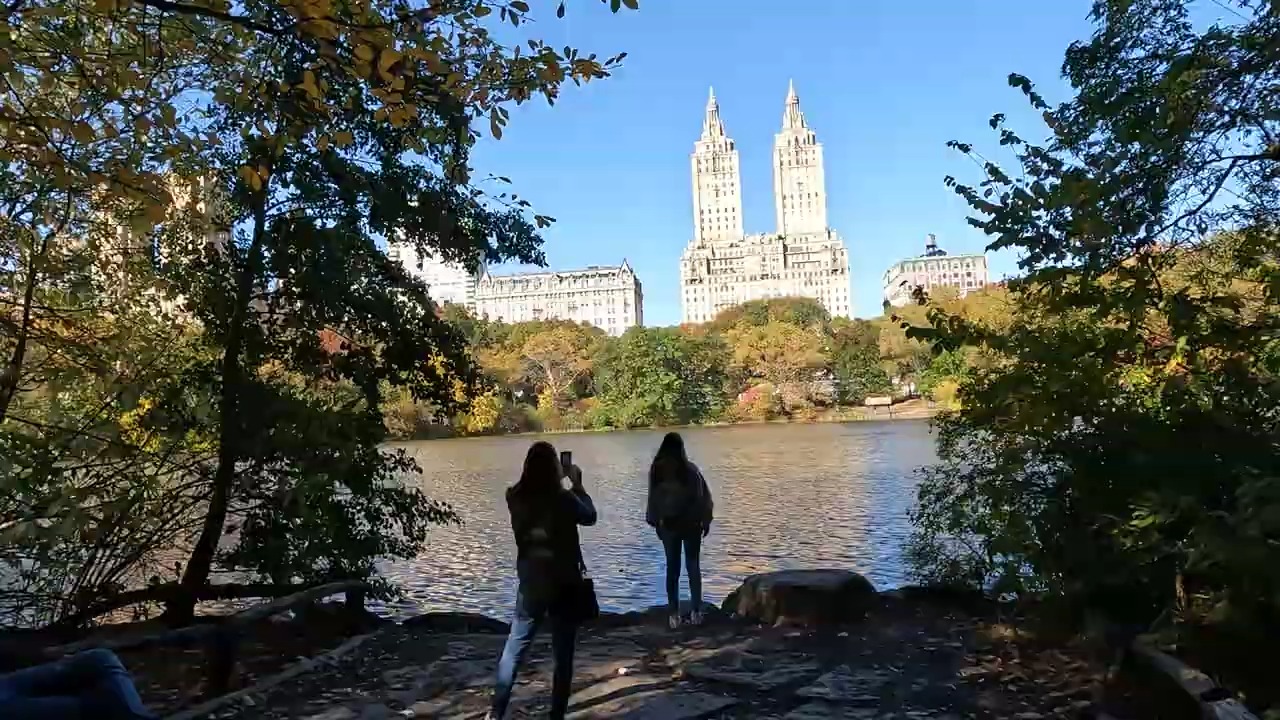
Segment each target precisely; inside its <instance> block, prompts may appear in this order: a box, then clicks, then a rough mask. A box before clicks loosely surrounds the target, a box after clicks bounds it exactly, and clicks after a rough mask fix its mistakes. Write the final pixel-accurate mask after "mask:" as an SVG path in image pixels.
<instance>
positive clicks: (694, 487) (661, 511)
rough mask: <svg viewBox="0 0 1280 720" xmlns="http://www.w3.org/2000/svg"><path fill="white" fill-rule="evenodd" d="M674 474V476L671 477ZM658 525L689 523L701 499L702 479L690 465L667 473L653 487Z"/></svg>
mask: <svg viewBox="0 0 1280 720" xmlns="http://www.w3.org/2000/svg"><path fill="white" fill-rule="evenodd" d="M673 475H674V477H673ZM653 492H654V505H655V508H654V509H655V512H656V514H657V516H658V527H670V528H683V527H684V526H686V525H691V524H692V522H691V521H692V520H693V519H694V517H695V516H696V514H697V511H698V504H699V503H700V502H701V500H702V479H701V477H699V473H698V472H697V471H696V470H695V469H694V468H693V466H691V465H686V466H685V471H684V472H683V473H679V474H674V473H672V474H668V475H667V477H665V478H663V479H662V480H660V481H659V482H658V484H657V485H655V486H654V488H653Z"/></svg>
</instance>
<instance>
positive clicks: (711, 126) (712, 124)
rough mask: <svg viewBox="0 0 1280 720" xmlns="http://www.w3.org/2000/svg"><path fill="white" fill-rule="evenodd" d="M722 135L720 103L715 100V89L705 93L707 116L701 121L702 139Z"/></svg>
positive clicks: (722, 123)
mask: <svg viewBox="0 0 1280 720" xmlns="http://www.w3.org/2000/svg"><path fill="white" fill-rule="evenodd" d="M721 137H724V121H722V120H721V119H720V103H718V102H716V89H715V88H714V87H713V88H711V91H710V93H708V95H707V117H706V118H705V119H703V121H702V139H703V140H710V139H712V138H721Z"/></svg>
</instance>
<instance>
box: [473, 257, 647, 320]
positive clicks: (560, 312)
mask: <svg viewBox="0 0 1280 720" xmlns="http://www.w3.org/2000/svg"><path fill="white" fill-rule="evenodd" d="M475 304H476V314H477V315H479V316H481V317H488V318H489V319H490V320H500V321H502V322H509V323H512V322H526V321H529V320H571V321H573V322H585V323H589V324H591V325H594V326H596V327H598V328H600V329H601V330H604V331H605V332H607V333H609V334H610V335H621V334H622V333H624V332H626V331H627V328H630V327H634V326H637V325H643V324H644V292H643V290H642V288H641V284H640V279H639V278H637V277H636V274H635V272H634V271H633V270H632V269H631V266H630V265H629V264H628V263H627V261H626V260H623V261H622V264H621V265H617V266H599V265H592V266H589V267H586V268H583V269H581V270H561V271H548V272H533V273H521V274H516V275H491V274H489V273H488V272H485V273H484V274H482V275H481V276H480V280H479V282H477V283H476V290H475Z"/></svg>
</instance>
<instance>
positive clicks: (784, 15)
mask: <svg viewBox="0 0 1280 720" xmlns="http://www.w3.org/2000/svg"><path fill="white" fill-rule="evenodd" d="M530 4H531V5H533V8H534V11H535V12H536V13H539V17H540V20H539V21H538V22H537V23H536V24H534V25H533V26H531V28H530V33H532V34H535V35H536V36H538V37H542V38H544V39H546V40H548V41H549V42H552V43H553V44H555V45H556V46H563V45H571V46H574V47H578V48H580V49H582V50H584V51H590V52H596V53H598V54H600V55H601V56H608V55H611V54H614V53H616V52H619V51H626V52H627V53H628V57H627V59H626V61H625V65H624V67H623V68H622V69H620V70H619V71H618V72H617V73H616V74H615V75H614V76H613V77H612V78H609V79H607V80H604V81H601V82H593V83H591V84H589V85H587V86H585V87H581V88H574V87H567V88H566V89H565V91H564V93H563V95H562V97H561V99H560V100H559V101H558V102H557V103H556V105H555V107H547V105H546V103H545V102H541V101H536V102H534V103H531V104H528V105H525V106H523V107H521V108H516V109H514V110H513V112H512V117H511V125H510V126H509V127H508V128H507V129H506V130H505V132H504V134H503V138H502V140H500V141H492V140H488V139H486V140H484V141H482V143H481V146H480V147H479V148H478V149H477V153H476V158H475V159H476V166H477V168H478V169H479V170H480V171H482V172H492V173H494V174H500V175H505V176H507V177H510V178H511V180H512V181H513V183H514V189H515V191H516V192H517V193H518V194H519V195H521V196H522V197H525V198H527V199H528V200H529V201H530V202H532V203H533V205H534V209H535V210H536V211H537V212H539V213H542V214H547V215H551V216H554V217H555V218H557V220H558V222H557V223H556V225H555V226H554V227H552V228H551V229H550V230H548V231H547V232H546V233H545V235H544V237H545V239H546V245H545V250H546V254H547V260H548V264H549V266H550V267H551V268H556V269H567V268H574V267H581V266H584V265H605V264H616V263H619V262H621V261H622V259H623V258H626V259H627V260H629V261H630V262H631V264H632V266H633V267H634V268H635V270H636V272H637V274H638V275H639V277H640V279H641V281H642V282H643V283H644V300H645V302H644V314H645V324H646V325H671V324H675V323H677V322H679V319H680V301H679V297H680V296H679V258H680V253H681V251H682V250H683V248H684V246H685V245H686V244H687V243H688V242H689V240H690V238H691V236H692V190H691V189H690V174H689V154H690V153H691V152H692V150H693V142H694V140H695V139H697V136H698V133H699V131H700V128H701V124H702V116H703V109H704V107H705V105H706V98H707V88H708V86H714V87H715V90H716V96H717V98H718V99H719V102H720V112H721V115H722V117H723V118H724V120H725V125H726V129H727V130H728V132H729V134H730V135H731V136H732V137H733V138H734V140H735V141H736V142H737V145H738V150H739V153H740V155H741V162H742V185H743V204H744V215H745V226H746V230H747V232H764V231H770V230H772V229H773V227H774V217H773V212H774V210H773V198H772V195H771V194H772V175H771V172H772V170H771V167H770V162H769V159H770V150H771V146H772V142H773V135H774V133H775V132H777V130H778V128H779V126H780V124H781V121H782V110H783V101H784V99H785V97H786V92H787V81H788V79H794V80H795V84H796V90H797V92H798V94H799V96H800V102H801V108H802V109H803V110H804V112H805V116H806V118H807V120H808V122H809V125H810V127H812V128H814V130H815V131H816V132H817V134H818V139H819V141H820V142H822V143H823V146H824V152H825V156H826V180H827V192H828V215H829V222H830V223H831V225H832V227H834V228H835V229H836V230H837V231H839V232H840V233H841V235H842V236H843V237H844V239H845V242H846V244H847V245H848V247H849V256H850V268H851V277H852V291H853V299H854V302H853V304H854V311H855V314H856V315H858V316H861V317H870V316H874V315H878V314H879V313H880V277H881V275H882V274H883V272H884V270H885V269H886V268H887V267H888V266H889V265H890V264H892V263H893V262H895V261H897V260H899V259H901V258H903V257H908V256H911V255H916V254H919V253H920V252H921V250H922V247H923V244H924V238H925V235H926V233H930V232H932V233H936V234H937V236H938V241H939V244H940V245H942V247H943V248H945V249H947V250H948V251H950V252H953V253H955V252H974V251H979V250H981V249H982V247H983V246H985V244H986V239H985V236H983V235H982V234H981V233H979V232H977V231H976V230H973V229H972V228H969V227H968V225H967V224H966V223H965V215H966V211H967V207H966V206H965V205H964V203H963V201H961V200H960V198H959V197H957V196H956V195H955V194H954V193H953V192H952V191H951V190H949V189H947V188H946V187H945V186H944V185H943V178H944V177H945V176H947V175H948V174H951V175H955V176H956V177H958V178H959V179H960V180H961V181H971V182H973V181H977V180H979V179H980V173H979V169H978V168H977V167H976V166H975V165H974V164H973V163H972V162H971V161H970V160H968V159H966V158H964V157H963V156H961V155H959V154H958V153H956V152H955V151H952V150H949V149H947V148H946V146H945V145H946V142H947V141H948V140H952V139H958V140H963V141H966V142H972V143H974V144H975V146H976V147H977V148H979V149H981V150H983V152H984V154H986V155H987V156H988V157H992V158H994V159H998V160H1004V159H1007V157H1008V156H1007V155H1002V154H1001V153H1000V152H999V150H998V148H997V145H996V143H995V135H994V133H993V132H992V131H991V129H990V128H989V127H988V125H987V121H988V119H989V118H990V117H991V115H992V114H993V113H996V112H1004V113H1006V114H1007V115H1008V116H1009V119H1010V122H1011V125H1012V127H1014V128H1015V129H1017V130H1020V131H1022V132H1023V133H1024V134H1025V135H1027V136H1028V137H1034V138H1040V137H1042V136H1043V135H1044V134H1045V130H1044V126H1043V124H1042V123H1041V121H1040V119H1039V118H1038V117H1037V116H1036V115H1035V114H1034V113H1032V112H1030V111H1029V110H1028V108H1027V105H1026V102H1025V100H1024V99H1023V98H1022V96H1021V94H1020V93H1018V92H1017V91H1015V90H1013V89H1011V88H1009V87H1008V86H1007V84H1006V81H1005V79H1006V77H1007V75H1008V74H1009V73H1010V72H1018V73H1021V74H1024V75H1027V76H1028V77H1030V78H1031V79H1032V80H1033V81H1035V82H1036V83H1037V85H1038V86H1039V89H1040V90H1041V92H1042V93H1043V94H1044V95H1045V96H1046V98H1047V99H1049V101H1050V102H1054V101H1057V100H1061V99H1064V98H1065V97H1066V96H1067V95H1066V93H1067V88H1066V85H1065V83H1064V82H1063V81H1062V80H1061V79H1060V78H1059V68H1060V65H1061V62H1062V54H1063V51H1064V50H1065V49H1066V47H1067V45H1068V44H1070V43H1071V42H1072V41H1073V40H1077V39H1083V38H1086V37H1087V36H1088V34H1089V32H1090V29H1091V27H1090V24H1089V21H1088V17H1087V13H1088V10H1089V6H1090V2H1089V0H1039V1H1038V2H1027V1H1026V0H914V1H912V0H785V1H781V0H779V1H775V2H770V1H768V0H640V9H639V11H636V12H628V11H625V10H624V11H623V12H621V13H619V14H618V15H613V14H611V13H610V12H609V11H608V8H607V7H605V6H603V5H601V4H600V3H598V2H595V1H594V0H570V2H568V3H567V5H568V12H567V14H566V17H565V18H564V19H563V20H557V19H556V18H555V15H554V8H555V5H556V3H555V2H553V0H539V1H538V2H531V3H530ZM992 268H993V274H994V275H995V276H996V277H999V276H1001V275H1003V274H1012V273H1013V272H1015V270H1016V258H1015V257H1014V256H1012V255H1005V254H1002V255H999V256H993V257H992ZM504 269H506V268H504Z"/></svg>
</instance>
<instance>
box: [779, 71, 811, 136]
mask: <svg viewBox="0 0 1280 720" xmlns="http://www.w3.org/2000/svg"><path fill="white" fill-rule="evenodd" d="M805 127H808V125H805V122H804V113H802V112H800V97H799V96H798V95H796V83H795V81H794V80H788V81H787V107H786V110H784V111H783V112H782V129H783V130H791V129H798V128H805Z"/></svg>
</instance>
